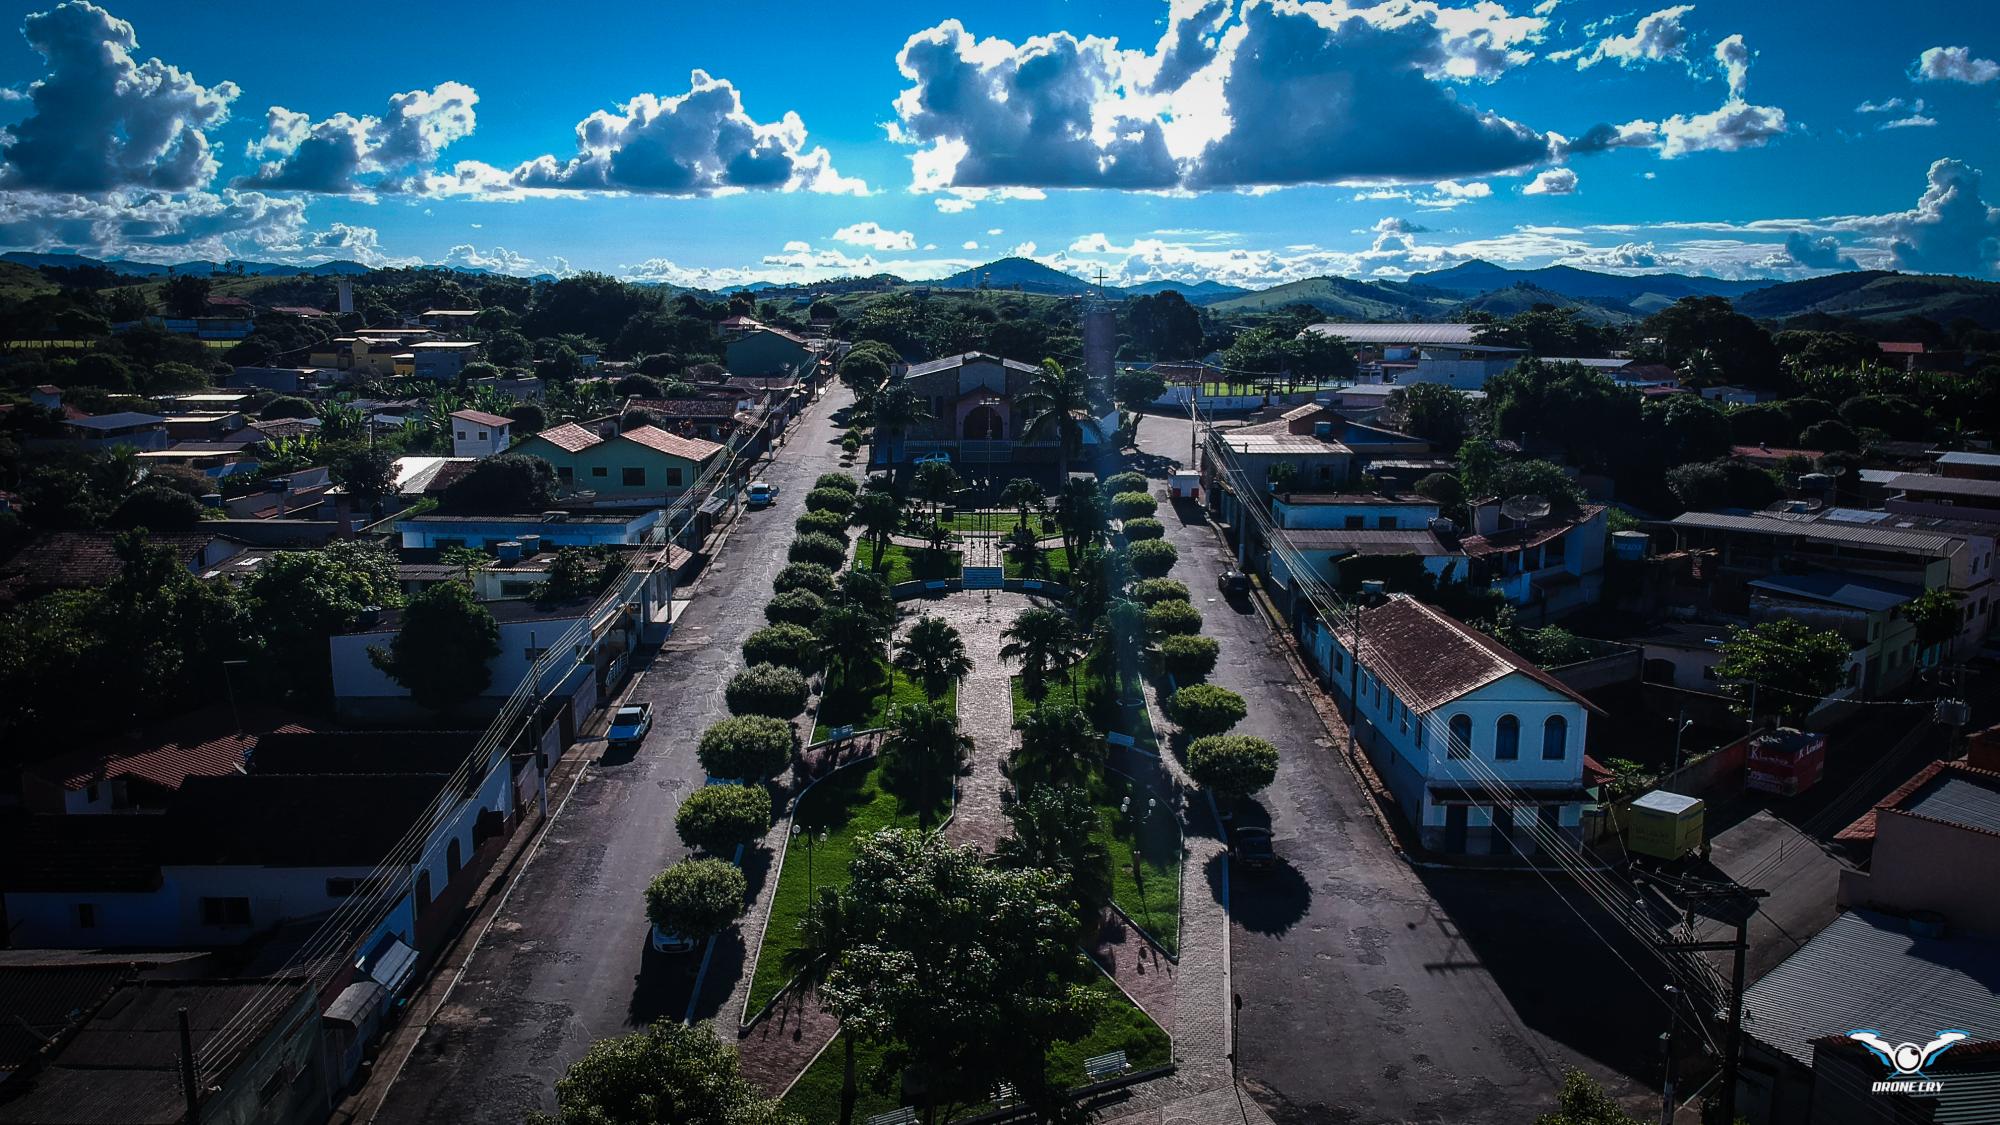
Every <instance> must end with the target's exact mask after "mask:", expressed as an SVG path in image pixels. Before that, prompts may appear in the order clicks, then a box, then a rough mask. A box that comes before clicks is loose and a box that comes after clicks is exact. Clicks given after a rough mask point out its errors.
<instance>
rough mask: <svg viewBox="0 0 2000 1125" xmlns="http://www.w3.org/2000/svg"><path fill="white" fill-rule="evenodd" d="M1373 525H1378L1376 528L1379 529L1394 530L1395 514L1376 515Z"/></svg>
mask: <svg viewBox="0 0 2000 1125" xmlns="http://www.w3.org/2000/svg"><path fill="white" fill-rule="evenodd" d="M1375 526H1376V527H1378V528H1380V529H1381V530H1383V531H1394V530H1396V517H1395V516H1376V517H1375Z"/></svg>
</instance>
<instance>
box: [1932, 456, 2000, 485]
mask: <svg viewBox="0 0 2000 1125" xmlns="http://www.w3.org/2000/svg"><path fill="white" fill-rule="evenodd" d="M1935 464H1936V466H1937V472H1938V475H1939V476H1941V477H1953V478H1957V479H1960V480H2000V453H1967V452H1963V451H1957V450H1954V451H1953V452H1950V453H1945V454H1941V455H1940V456H1939V457H1938V459H1937V461H1936V462H1935Z"/></svg>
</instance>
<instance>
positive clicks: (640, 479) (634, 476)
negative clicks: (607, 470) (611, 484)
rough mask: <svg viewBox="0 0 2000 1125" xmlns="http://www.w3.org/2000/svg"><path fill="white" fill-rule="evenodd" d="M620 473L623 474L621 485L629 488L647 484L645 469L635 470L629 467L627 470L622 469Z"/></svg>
mask: <svg viewBox="0 0 2000 1125" xmlns="http://www.w3.org/2000/svg"><path fill="white" fill-rule="evenodd" d="M619 472H620V473H621V474H623V476H622V479H621V480H620V481H619V483H621V484H624V485H627V486H638V485H643V484H645V483H646V470H645V469H641V468H633V467H632V466H630V465H627V466H626V467H625V468H623V469H620V470H619Z"/></svg>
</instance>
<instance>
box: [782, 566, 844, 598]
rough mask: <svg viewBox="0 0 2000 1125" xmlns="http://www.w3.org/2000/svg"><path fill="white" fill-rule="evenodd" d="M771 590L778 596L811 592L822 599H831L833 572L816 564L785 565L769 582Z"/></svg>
mask: <svg viewBox="0 0 2000 1125" xmlns="http://www.w3.org/2000/svg"><path fill="white" fill-rule="evenodd" d="M771 588H772V589H773V590H776V591H777V592H778V593H780V594H783V593H788V592H790V591H792V590H811V591H812V592H813V593H815V594H818V595H819V596H820V597H822V598H826V597H832V596H833V570H832V568H830V567H824V566H821V565H820V564H818V563H796V562H795V563H787V564H786V565H785V566H784V567H782V568H781V569H780V570H779V571H778V576H777V577H776V578H774V579H772V580H771Z"/></svg>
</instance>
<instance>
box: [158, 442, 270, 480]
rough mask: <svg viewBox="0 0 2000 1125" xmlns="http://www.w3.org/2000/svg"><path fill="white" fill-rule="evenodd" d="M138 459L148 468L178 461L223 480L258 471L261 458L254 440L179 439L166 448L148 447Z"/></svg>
mask: <svg viewBox="0 0 2000 1125" xmlns="http://www.w3.org/2000/svg"><path fill="white" fill-rule="evenodd" d="M139 463H140V464H141V465H144V466H146V467H147V468H148V469H151V468H153V467H154V466H157V465H179V466H181V467H183V468H187V469H193V470H194V471H195V472H198V473H201V474H203V475H205V476H211V477H215V478H216V479H217V480H220V479H221V478H223V477H226V476H231V475H234V474H236V473H250V472H255V471H256V470H257V466H258V463H259V462H258V460H257V444H256V443H254V442H248V441H177V442H175V443H174V444H172V445H170V446H168V447H167V448H165V449H149V450H147V451H146V452H144V453H141V454H139Z"/></svg>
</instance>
